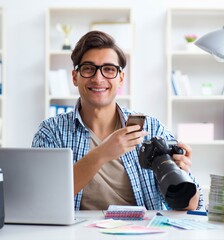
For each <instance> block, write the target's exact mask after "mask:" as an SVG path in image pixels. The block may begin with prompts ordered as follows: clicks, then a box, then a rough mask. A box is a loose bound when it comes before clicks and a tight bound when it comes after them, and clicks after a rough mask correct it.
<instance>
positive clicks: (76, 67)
mask: <svg viewBox="0 0 224 240" xmlns="http://www.w3.org/2000/svg"><path fill="white" fill-rule="evenodd" d="M85 65H91V66H93V67H95V68H96V69H95V72H94V74H93V75H92V76H89V77H85V76H83V75H82V73H81V72H80V71H79V70H80V68H81V67H82V66H85ZM105 66H113V67H115V68H116V69H117V73H116V75H115V77H111V78H110V77H106V76H105V75H104V74H103V71H102V68H103V67H105ZM98 69H100V72H101V74H102V76H103V77H105V78H107V79H114V78H116V77H117V75H118V72H120V73H121V72H122V70H123V69H122V67H121V66H118V65H115V64H112V63H111V64H103V65H101V66H100V65H95V64H93V63H82V64H79V65H76V66H75V71H79V72H80V75H81V76H82V77H83V78H91V77H94V76H95V75H96V72H97V70H98Z"/></svg>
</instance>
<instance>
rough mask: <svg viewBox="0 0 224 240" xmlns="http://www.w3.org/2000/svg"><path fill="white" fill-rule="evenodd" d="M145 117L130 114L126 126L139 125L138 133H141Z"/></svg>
mask: <svg viewBox="0 0 224 240" xmlns="http://www.w3.org/2000/svg"><path fill="white" fill-rule="evenodd" d="M145 118H146V116H145V115H143V114H132V115H129V116H128V120H127V122H126V126H133V125H139V126H140V127H141V128H140V130H139V131H142V129H143V126H144V123H145Z"/></svg>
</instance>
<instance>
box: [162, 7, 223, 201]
mask: <svg viewBox="0 0 224 240" xmlns="http://www.w3.org/2000/svg"><path fill="white" fill-rule="evenodd" d="M223 23H224V9H211V8H210V9H208V8H170V9H168V13H167V26H166V31H167V32H166V35H167V39H166V44H167V46H166V56H167V59H166V62H167V77H166V78H167V90H168V92H167V96H168V98H167V109H168V113H167V122H168V126H169V128H170V129H171V130H172V131H173V133H174V134H175V135H176V137H177V138H178V124H180V123H213V124H214V140H211V141H195V140H194V139H192V140H189V141H188V142H187V144H189V145H191V147H192V149H193V157H192V161H193V166H192V171H193V172H194V175H195V176H196V178H197V179H198V180H199V182H200V183H201V184H202V186H203V188H204V189H205V195H206V194H207V193H208V189H209V186H210V174H212V173H214V174H222V175H224V95H222V94H221V93H222V90H223V87H224V64H221V63H219V62H217V61H215V60H214V58H213V57H212V56H211V55H209V54H207V53H205V52H203V51H202V50H200V49H199V48H197V47H196V46H194V47H195V48H194V49H191V50H188V49H187V47H186V42H185V39H184V36H185V35H187V34H195V35H197V36H198V37H200V36H202V35H204V34H206V33H208V32H210V31H213V30H216V29H218V28H221V27H222V26H223ZM177 70H178V71H181V73H182V74H185V75H187V76H188V78H189V83H190V86H191V89H192V94H191V95H188V96H183V95H178V96H176V95H174V94H173V89H172V82H171V73H172V71H177ZM203 83H210V84H212V94H211V95H210V96H204V95H203V94H202V84H203ZM179 140H181V139H179ZM207 201H208V200H207Z"/></svg>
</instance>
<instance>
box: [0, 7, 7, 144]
mask: <svg viewBox="0 0 224 240" xmlns="http://www.w3.org/2000/svg"><path fill="white" fill-rule="evenodd" d="M4 37H5V34H4V9H3V7H1V6H0V146H1V147H2V146H4V127H3V126H4V104H5V91H4V83H5V62H6V61H5V41H4Z"/></svg>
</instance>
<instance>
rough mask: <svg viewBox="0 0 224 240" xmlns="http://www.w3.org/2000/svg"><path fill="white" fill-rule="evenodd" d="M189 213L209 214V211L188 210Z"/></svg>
mask: <svg viewBox="0 0 224 240" xmlns="http://www.w3.org/2000/svg"><path fill="white" fill-rule="evenodd" d="M187 214H192V215H201V216H207V211H198V210H188V211H187Z"/></svg>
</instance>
